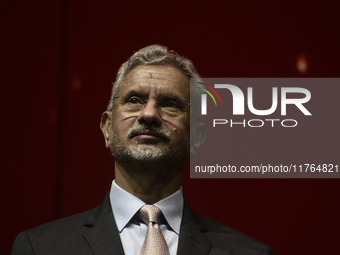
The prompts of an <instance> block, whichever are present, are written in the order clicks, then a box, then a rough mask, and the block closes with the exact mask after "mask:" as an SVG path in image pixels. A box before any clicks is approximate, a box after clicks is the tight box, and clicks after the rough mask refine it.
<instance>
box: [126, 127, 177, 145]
mask: <svg viewBox="0 0 340 255" xmlns="http://www.w3.org/2000/svg"><path fill="white" fill-rule="evenodd" d="M143 134H147V135H153V136H156V137H158V138H160V139H162V140H164V141H166V142H170V141H171V135H170V132H169V131H168V130H163V129H160V128H159V127H155V126H154V125H148V124H141V125H138V126H134V127H131V128H130V129H129V130H128V133H127V136H128V137H129V138H133V137H135V136H137V135H143Z"/></svg>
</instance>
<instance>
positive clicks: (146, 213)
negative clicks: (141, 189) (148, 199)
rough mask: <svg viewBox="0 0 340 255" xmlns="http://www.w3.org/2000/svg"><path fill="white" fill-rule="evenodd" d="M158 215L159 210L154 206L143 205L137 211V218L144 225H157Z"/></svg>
mask: <svg viewBox="0 0 340 255" xmlns="http://www.w3.org/2000/svg"><path fill="white" fill-rule="evenodd" d="M160 214H161V210H160V209H159V208H158V207H157V206H154V205H144V206H143V207H142V208H141V209H140V210H139V216H140V218H141V219H142V220H143V221H144V222H145V223H146V224H149V222H150V221H151V222H155V223H157V224H158V219H159V216H160Z"/></svg>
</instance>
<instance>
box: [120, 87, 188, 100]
mask: <svg viewBox="0 0 340 255" xmlns="http://www.w3.org/2000/svg"><path fill="white" fill-rule="evenodd" d="M132 96H137V97H140V98H143V97H144V98H147V96H146V95H145V94H143V93H141V92H138V91H135V90H131V91H129V92H128V93H127V94H125V95H124V96H123V97H124V98H130V97H132ZM161 100H174V101H176V102H183V100H185V99H184V98H182V97H179V96H177V95H161V96H159V98H158V101H161ZM185 101H186V100H185Z"/></svg>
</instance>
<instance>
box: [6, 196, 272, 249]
mask: <svg viewBox="0 0 340 255" xmlns="http://www.w3.org/2000/svg"><path fill="white" fill-rule="evenodd" d="M28 254H35V255H52V254H53V255H54V254H59V255H61V254H62V255H68V254H70V255H71V254H72V255H77V254H79V255H87V254H89V255H90V254H91V255H104V254H105V255H106V254H107V255H123V254H124V251H123V247H122V243H121V241H120V237H119V233H118V230H117V226H116V222H115V219H114V216H113V213H112V209H111V204H110V199H109V195H107V196H106V197H105V199H104V202H103V203H102V204H101V205H100V206H98V207H97V208H94V209H92V210H89V211H86V212H83V213H80V214H76V215H73V216H70V217H67V218H63V219H60V220H56V221H53V222H50V223H47V224H44V225H41V226H39V227H36V228H33V229H29V230H26V231H24V232H21V233H20V234H19V235H18V237H17V238H16V240H15V243H14V245H13V249H12V255H28ZM177 254H178V255H188V254H193V255H207V254H209V255H215V254H216V255H217V254H230V255H231V254H242V255H243V254H247V255H255V254H262V255H269V254H272V251H271V249H270V248H269V247H268V246H267V245H265V244H263V243H261V242H259V241H256V240H254V239H252V238H250V237H248V236H246V235H244V234H242V233H240V232H238V231H236V230H234V229H232V228H230V227H227V226H225V225H222V224H220V223H217V222H215V221H212V220H210V219H208V218H205V217H203V216H200V215H198V214H196V213H194V212H193V211H192V210H191V208H190V206H189V204H188V202H187V201H186V200H185V202H184V209H183V218H182V223H181V229H180V235H179V243H178V252H177Z"/></svg>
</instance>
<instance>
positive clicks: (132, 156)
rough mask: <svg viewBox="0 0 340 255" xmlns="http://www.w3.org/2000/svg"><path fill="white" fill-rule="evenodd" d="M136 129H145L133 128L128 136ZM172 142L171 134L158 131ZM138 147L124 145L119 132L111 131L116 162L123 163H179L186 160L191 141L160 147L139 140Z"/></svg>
mask: <svg viewBox="0 0 340 255" xmlns="http://www.w3.org/2000/svg"><path fill="white" fill-rule="evenodd" d="M136 129H143V127H133V128H130V129H129V131H128V135H129V134H131V133H132V132H133V131H134V130H136ZM154 131H158V132H160V133H162V134H163V136H165V137H168V139H169V141H170V140H171V137H170V132H168V131H163V130H157V129H154ZM137 143H138V145H134V146H132V145H128V146H127V145H124V144H123V143H122V141H121V139H120V136H119V134H118V132H116V131H115V130H111V133H110V151H111V153H112V155H113V156H114V158H115V159H116V160H121V161H123V162H131V161H132V162H133V161H134V162H138V161H149V162H156V161H157V162H178V161H180V160H185V159H186V157H187V155H188V154H189V151H190V139H189V137H185V138H184V139H181V140H179V141H177V142H176V143H173V144H172V145H169V146H166V147H158V146H157V144H153V143H150V142H148V141H147V140H139V141H138V142H137Z"/></svg>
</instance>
